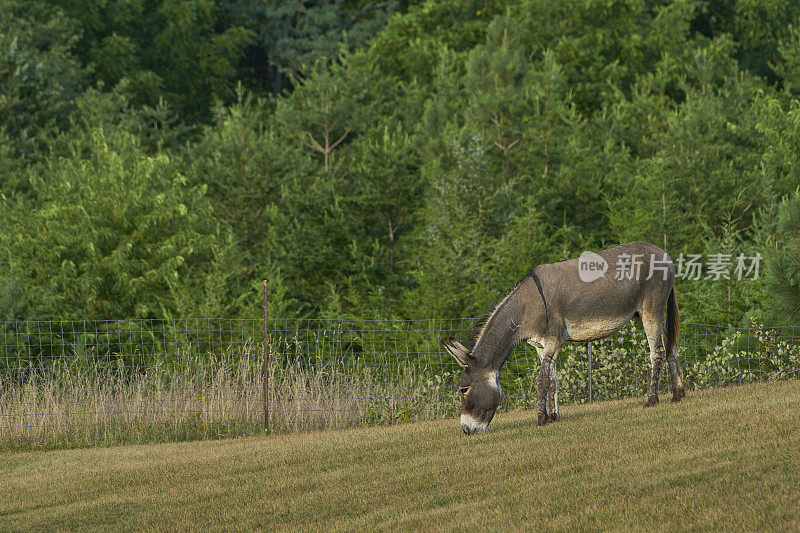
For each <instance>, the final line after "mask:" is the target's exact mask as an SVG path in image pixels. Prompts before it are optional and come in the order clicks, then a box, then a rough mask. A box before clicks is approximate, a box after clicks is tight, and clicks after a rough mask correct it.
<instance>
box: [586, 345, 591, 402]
mask: <svg viewBox="0 0 800 533" xmlns="http://www.w3.org/2000/svg"><path fill="white" fill-rule="evenodd" d="M586 353H587V354H588V356H589V400H588V402H587V403H592V341H589V342H587V343H586Z"/></svg>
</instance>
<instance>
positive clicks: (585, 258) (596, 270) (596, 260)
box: [578, 252, 608, 283]
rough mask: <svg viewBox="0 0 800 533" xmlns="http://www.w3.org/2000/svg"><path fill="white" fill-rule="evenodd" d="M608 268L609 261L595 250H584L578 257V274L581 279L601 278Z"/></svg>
mask: <svg viewBox="0 0 800 533" xmlns="http://www.w3.org/2000/svg"><path fill="white" fill-rule="evenodd" d="M606 270H608V262H607V261H606V260H605V259H603V258H602V257H600V256H599V255H597V254H596V253H594V252H583V253H582V254H581V255H580V257H578V275H579V276H580V277H581V281H585V282H587V283H588V282H590V281H594V280H596V279H600V278H602V277H603V275H604V274H605V273H606Z"/></svg>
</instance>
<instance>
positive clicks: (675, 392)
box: [667, 348, 686, 402]
mask: <svg viewBox="0 0 800 533" xmlns="http://www.w3.org/2000/svg"><path fill="white" fill-rule="evenodd" d="M667 364H669V378H670V381H671V382H672V401H673V402H679V401H681V398H683V397H684V396H686V391H685V390H684V388H683V380H682V379H681V367H680V365H679V364H678V349H677V348H674V349H673V350H672V351H671V352H670V353H668V354H667Z"/></svg>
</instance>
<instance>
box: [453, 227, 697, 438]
mask: <svg viewBox="0 0 800 533" xmlns="http://www.w3.org/2000/svg"><path fill="white" fill-rule="evenodd" d="M609 265H611V268H613V269H614V270H611V269H610V268H609ZM665 306H666V313H667V321H666V322H667V324H666V330H665V329H664V327H663V326H662V324H661V321H662V320H661V319H662V317H663V316H664V308H665ZM634 316H635V317H636V318H637V320H640V321H641V323H642V326H643V327H644V331H645V334H646V335H647V342H648V344H649V347H650V364H651V366H652V376H651V379H650V391H649V395H648V399H647V403H646V404H645V407H649V406H653V405H656V404H657V403H658V388H659V380H660V376H661V366H662V365H663V363H664V359H665V358H666V360H667V361H668V363H669V371H670V377H671V381H672V401H673V402H678V401H680V400H681V398H683V397H684V395H685V392H684V388H683V382H682V380H681V374H680V368H679V367H678V357H677V340H678V333H679V330H680V319H679V316H678V305H677V302H676V300H675V266H674V265H673V263H672V260H671V259H670V257H669V255H667V253H666V252H665V251H664V250H662V249H660V248H658V247H657V246H654V245H652V244H650V243H647V242H641V241H635V242H629V243H627V244H622V245H620V246H616V247H614V248H609V249H607V250H603V251H601V252H599V253H593V252H584V253H583V254H581V256H580V257H576V258H572V259H566V260H564V261H559V262H556V263H548V264H544V265H539V266H537V267H534V268H533V269H531V270H530V272H528V274H527V275H526V276H525V277H524V278H523V279H522V280H521V281H520V282H519V283H517V285H516V286H515V287H514V288H513V289H512V290H511V292H509V293H508V295H506V297H505V298H503V299H502V300H500V302H499V303H498V304H497V305H496V306H495V307H494V309H493V310H492V311H491V312H490V313H489V315H488V316H487V317H486V318H485V319H484V320H483V322H482V323H479V324H480V326H479V328H478V330H477V336H476V337H475V341H474V344H473V346H472V349H467V348H466V347H464V346H463V345H462V344H461V343H460V342H458V341H457V340H456V339H454V338H452V337H450V338H449V339H448V340H447V341H446V342H445V341H442V345H443V346H444V348H445V349H446V350H447V351H448V352H449V353H450V355H452V356H453V357H454V358H455V360H456V361H457V362H458V364H459V365H460V366H461V367H462V369H463V370H462V373H461V382H460V384H459V387H458V389H459V392H460V393H461V429H462V430H463V431H464V433H465V434H467V435H472V434H474V433H483V432H485V431H486V429H487V427H488V426H489V423H490V422H491V421H492V418H493V417H494V414H495V412H496V411H497V407H498V406H499V405H500V400H502V398H503V390H502V388H501V387H500V382H499V381H498V376H499V374H500V369H501V368H502V367H503V364H504V363H505V361H506V358H508V356H509V354H510V353H511V350H512V349H513V348H514V346H516V345H517V344H519V343H520V342H522V341H527V342H528V343H529V344H530V345H532V346H533V347H534V348H536V351H537V352H538V354H539V359H540V361H541V369H540V371H539V381H538V383H537V388H538V392H539V413H538V425H540V426H541V425H544V424H546V423H547V422H549V421H553V422H554V421H557V420H559V414H558V377H557V376H556V365H555V361H556V358H557V357H558V352H559V350H560V349H561V347H562V346H563V345H564V342H565V341H590V340H595V339H601V338H603V337H608V336H609V335H612V334H613V333H615V332H617V331H619V330H620V329H622V328H623V327H624V326H625V324H627V323H628V321H629V320H630V319H631V318H633V317H634Z"/></svg>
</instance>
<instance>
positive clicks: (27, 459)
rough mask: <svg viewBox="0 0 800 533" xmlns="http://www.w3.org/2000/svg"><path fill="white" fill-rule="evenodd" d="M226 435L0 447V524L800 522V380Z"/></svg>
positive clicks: (771, 526) (705, 525) (320, 526)
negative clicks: (97, 445) (551, 407)
mask: <svg viewBox="0 0 800 533" xmlns="http://www.w3.org/2000/svg"><path fill="white" fill-rule="evenodd" d="M641 403H642V401H641V400H623V401H616V402H604V403H597V404H593V405H589V406H571V407H570V406H567V407H563V408H562V409H563V410H562V416H563V418H562V421H561V422H559V423H557V424H551V425H548V426H545V427H543V428H537V427H536V425H535V418H536V416H535V415H536V413H535V412H533V411H524V412H510V413H500V414H498V416H497V417H496V420H495V421H494V422H493V423H492V425H491V430H490V432H489V433H488V434H486V435H481V436H475V437H465V436H464V435H462V434H461V431H460V429H459V427H458V424H457V421H456V420H455V419H450V420H442V421H436V422H426V423H417V424H407V425H400V426H393V427H384V428H365V429H356V430H347V431H328V432H320V433H311V434H301V435H285V436H280V435H277V436H267V437H256V438H244V439H231V440H223V441H205V442H189V443H177V444H163V445H141V446H126V447H116V448H104V449H82V450H63V451H43V452H19V453H5V454H2V455H0V487H1V488H0V529H2V530H30V529H36V530H40V529H106V528H112V529H127V530H135V529H140V528H142V527H146V528H158V529H175V528H178V529H199V528H206V527H211V528H218V529H241V528H247V529H251V528H265V529H296V528H304V529H317V530H328V529H351V530H352V529H358V530H361V529H375V528H378V529H394V528H404V529H425V530H427V529H472V528H476V527H489V528H491V529H506V528H534V527H537V528H539V527H542V528H545V529H559V530H575V529H579V530H587V529H589V530H591V529H602V530H609V529H612V530H620V529H635V530H645V529H647V530H665V531H676V530H678V531H681V530H687V529H693V530H715V531H716V530H787V531H798V530H800V382H798V381H786V382H779V383H769V384H756V385H747V386H740V387H731V388H725V389H712V390H707V391H702V392H691V393H689V394H688V396H687V398H686V400H685V401H684V402H682V403H680V404H674V405H673V404H670V403H669V402H668V401H667V402H665V403H662V404H661V405H659V406H657V407H655V408H650V409H644V408H642V406H641Z"/></svg>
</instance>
